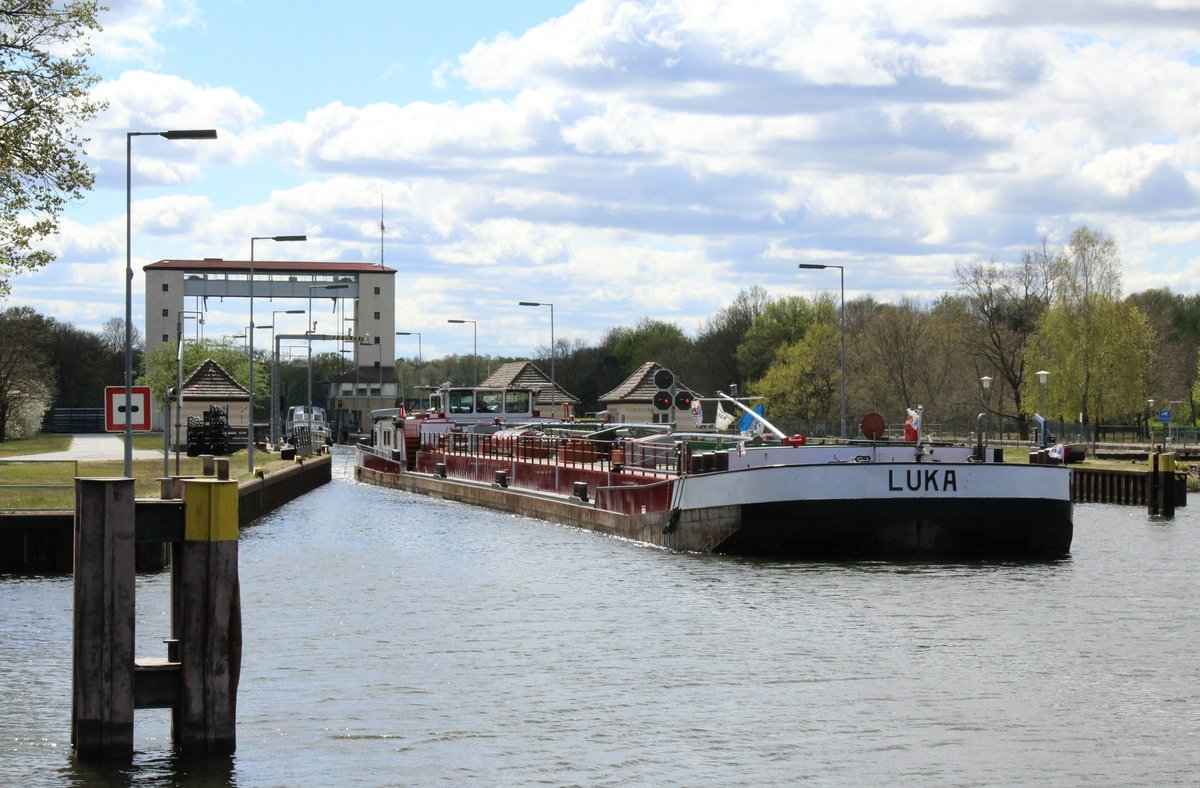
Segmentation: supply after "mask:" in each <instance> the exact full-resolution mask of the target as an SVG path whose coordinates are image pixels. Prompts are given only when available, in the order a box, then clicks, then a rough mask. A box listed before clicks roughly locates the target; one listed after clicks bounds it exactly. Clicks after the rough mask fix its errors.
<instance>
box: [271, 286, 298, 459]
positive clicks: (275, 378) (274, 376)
mask: <svg viewBox="0 0 1200 788" xmlns="http://www.w3.org/2000/svg"><path fill="white" fill-rule="evenodd" d="M303 314H304V310H303V309H274V310H271V445H272V446H275V445H276V439H277V438H278V437H279V430H278V427H277V426H276V422H277V421H278V420H279V414H278V410H277V408H278V406H277V405H276V403H277V402H278V401H279V395H278V391H277V390H278V387H279V348H278V347H276V346H275V322H276V321H277V320H278V318H277V317H275V316H276V315H303Z"/></svg>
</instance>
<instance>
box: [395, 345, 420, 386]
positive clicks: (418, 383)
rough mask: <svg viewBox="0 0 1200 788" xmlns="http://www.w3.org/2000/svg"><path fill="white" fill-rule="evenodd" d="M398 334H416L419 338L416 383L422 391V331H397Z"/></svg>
mask: <svg viewBox="0 0 1200 788" xmlns="http://www.w3.org/2000/svg"><path fill="white" fill-rule="evenodd" d="M396 336H398V337H411V336H415V337H416V338H417V385H416V389H417V391H420V390H421V332H420V331H397V332H396ZM418 399H420V397H419V396H418Z"/></svg>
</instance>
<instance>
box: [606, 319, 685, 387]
mask: <svg viewBox="0 0 1200 788" xmlns="http://www.w3.org/2000/svg"><path fill="white" fill-rule="evenodd" d="M612 352H613V355H614V356H615V357H616V359H617V361H618V362H619V363H620V365H621V369H622V371H623V373H624V374H626V375H629V374H631V373H632V372H633V371H634V370H635V369H637V368H638V367H639V366H641V365H642V364H644V363H646V362H647V361H657V362H658V363H659V364H662V365H663V366H664V367H666V368H668V369H670V370H672V371H674V372H676V373H678V374H680V375H681V376H683V377H686V374H687V371H686V368H685V367H686V364H687V362H688V361H689V360H690V357H691V342H690V341H689V340H688V338H687V337H686V336H684V334H683V329H681V328H680V327H679V326H677V325H675V324H674V323H667V322H665V321H663V320H651V319H650V318H648V317H643V318H642V319H641V320H639V321H638V324H637V326H636V327H635V328H634V329H633V330H632V331H628V332H627V333H626V334H624V335H623V336H622V337H621V338H620V339H619V340H617V343H616V345H615V346H614V347H613V351H612Z"/></svg>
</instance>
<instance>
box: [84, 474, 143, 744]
mask: <svg viewBox="0 0 1200 788" xmlns="http://www.w3.org/2000/svg"><path fill="white" fill-rule="evenodd" d="M133 548H134V490H133V479H126V478H119V479H112V478H110V479H103V478H96V479H85V478H77V479H76V480H75V612H74V651H73V667H72V698H71V701H72V702H71V743H72V744H73V745H74V746H75V752H76V753H77V754H78V755H79V756H80V757H82V758H84V759H95V758H119V757H131V756H132V755H133V683H134V677H133V672H134V661H133V644H134V616H135V610H134V549H133Z"/></svg>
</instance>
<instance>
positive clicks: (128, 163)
mask: <svg viewBox="0 0 1200 788" xmlns="http://www.w3.org/2000/svg"><path fill="white" fill-rule="evenodd" d="M134 137H162V138H163V139H168V140H215V139H216V138H217V130H216V129H175V130H171V131H127V132H125V476H126V477H127V478H128V477H132V476H133V421H132V419H131V417H130V413H131V411H132V410H133V251H132V250H133V244H132V238H133V196H132V195H133V138H134ZM163 427H164V429H165V428H166V425H163Z"/></svg>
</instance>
